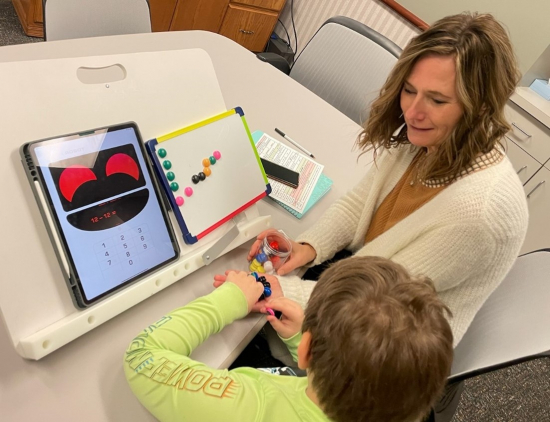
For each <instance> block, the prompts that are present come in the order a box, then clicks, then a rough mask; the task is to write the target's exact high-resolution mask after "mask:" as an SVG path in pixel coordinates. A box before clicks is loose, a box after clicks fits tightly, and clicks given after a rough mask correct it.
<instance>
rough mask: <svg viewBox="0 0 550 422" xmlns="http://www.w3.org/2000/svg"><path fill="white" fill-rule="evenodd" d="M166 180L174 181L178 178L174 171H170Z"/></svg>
mask: <svg viewBox="0 0 550 422" xmlns="http://www.w3.org/2000/svg"><path fill="white" fill-rule="evenodd" d="M166 178H167V179H168V180H170V181H172V180H174V179H175V178H176V175H175V174H174V172H173V171H169V172H168V173H166Z"/></svg>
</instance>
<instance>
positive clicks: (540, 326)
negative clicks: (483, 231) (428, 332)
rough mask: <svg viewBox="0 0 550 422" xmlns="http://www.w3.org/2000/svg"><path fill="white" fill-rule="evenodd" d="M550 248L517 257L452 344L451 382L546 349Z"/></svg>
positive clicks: (549, 335) (549, 345)
mask: <svg viewBox="0 0 550 422" xmlns="http://www.w3.org/2000/svg"><path fill="white" fill-rule="evenodd" d="M549 323H550V252H549V251H548V250H541V251H535V252H531V253H529V254H526V255H522V256H520V257H519V258H518V259H517V260H516V262H515V263H514V266H513V267H512V269H511V270H510V272H509V273H508V275H507V276H506V278H505V279H504V281H503V282H502V283H501V284H500V285H499V286H498V287H497V289H496V290H495V291H494V292H493V293H492V294H491V296H489V298H488V299H487V301H486V302H485V303H484V304H483V306H482V307H481V309H480V310H479V311H478V313H477V314H476V316H475V318H474V320H473V321H472V324H471V325H470V327H468V330H467V331H466V334H464V337H463V338H462V340H461V341H460V343H459V344H458V346H457V347H456V349H455V356H454V361H453V367H452V370H451V377H450V378H449V381H450V382H453V381H459V380H461V379H466V378H470V377H472V376H474V375H478V374H482V373H485V372H490V371H492V370H495V369H499V368H503V367H506V366H510V365H512V364H515V363H519V362H523V361H526V360H530V359H534V358H536V357H539V356H541V355H546V353H547V352H548V351H549V350H550V329H549V328H548V325H549Z"/></svg>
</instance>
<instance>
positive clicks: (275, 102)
mask: <svg viewBox="0 0 550 422" xmlns="http://www.w3.org/2000/svg"><path fill="white" fill-rule="evenodd" d="M185 48H202V49H204V50H205V51H206V52H207V53H208V54H209V55H210V56H211V59H212V62H213V65H214V68H215V70H216V73H217V76H218V79H219V84H220V87H221V90H222V93H223V96H224V99H225V102H226V105H227V107H228V108H232V107H235V106H240V107H242V108H243V110H244V111H245V113H246V116H247V122H248V124H249V127H250V129H251V131H255V130H262V131H264V132H266V133H268V134H270V135H272V136H274V137H276V138H278V139H280V137H279V136H278V135H276V133H275V131H274V128H275V127H278V128H280V129H281V130H283V131H284V132H286V133H287V134H288V135H289V136H290V137H292V138H293V139H294V140H296V141H297V142H299V143H300V144H302V145H303V146H305V147H306V148H307V149H309V150H310V151H311V152H312V153H313V154H315V156H316V158H317V160H318V161H319V162H320V163H322V164H324V165H325V174H326V175H327V176H329V177H330V178H332V179H333V180H334V185H333V187H332V189H331V191H330V192H329V193H328V194H327V195H326V196H325V197H324V198H323V199H322V200H321V201H320V202H319V203H318V204H317V205H316V206H315V207H313V208H312V210H310V211H309V212H308V214H306V216H305V217H304V218H303V219H302V220H298V219H296V218H295V217H293V216H292V215H291V214H289V213H287V212H286V211H284V210H283V209H282V208H281V207H279V206H278V205H276V204H274V203H273V202H271V201H270V200H263V201H261V202H260V204H259V206H260V211H261V213H262V214H271V215H272V217H273V226H274V227H277V228H282V229H284V230H285V232H286V233H287V234H289V235H290V236H293V237H295V236H296V235H298V234H299V233H300V232H302V231H303V230H304V229H306V228H308V227H309V226H311V225H312V224H313V223H314V222H315V221H316V220H317V219H318V218H319V216H320V215H321V214H322V212H323V211H324V210H325V209H326V208H327V207H328V206H329V205H330V204H331V203H332V202H333V201H335V200H336V199H338V198H339V197H340V196H341V195H343V194H344V193H345V192H346V191H347V190H349V189H350V188H351V187H352V186H353V185H354V184H355V183H356V182H357V181H358V180H359V179H360V177H361V176H362V175H363V174H364V173H365V171H366V168H367V167H368V160H367V159H366V158H362V159H361V160H360V161H359V162H357V152H356V151H352V147H353V144H354V141H355V138H356V136H357V134H358V133H359V127H358V126H357V125H356V124H355V123H354V122H353V121H351V120H350V119H349V118H347V117H346V116H344V115H343V114H341V113H340V112H338V111H337V110H336V109H334V108H333V107H332V106H330V105H329V104H327V103H325V102H324V101H323V100H321V99H320V98H318V97H317V96H316V95H314V94H313V93H311V92H310V91H308V90H307V89H306V88H304V87H303V86H301V85H300V84H298V83H297V82H295V81H294V80H292V79H291V78H289V77H288V76H286V75H284V74H283V73H281V72H279V71H278V70H277V69H275V68H274V67H272V66H271V65H269V64H267V63H264V62H261V61H260V60H258V59H257V58H256V57H255V55H254V54H253V53H251V52H249V51H248V50H245V49H244V48H242V47H241V46H239V45H238V44H236V43H234V42H233V41H231V40H229V39H227V38H224V37H222V36H220V35H218V34H214V33H210V32H203V31H182V32H164V33H153V34H135V35H123V36H115V37H101V38H88V39H79V40H67V41H56V42H46V43H36V44H25V45H18V46H8V47H2V48H0V62H9V61H32V60H40V59H52V58H65V57H81V56H93V55H106V54H119V53H130V52H142V51H160V50H175V49H185ZM30 65H32V64H30ZM3 82H4V83H5V81H3ZM3 106H6V105H5V104H4V105H3ZM29 124H32V116H29ZM246 246H248V245H245V247H241V248H239V249H236V250H234V251H232V252H230V253H229V254H226V255H224V256H223V257H221V258H219V259H218V260H216V261H215V262H214V263H212V264H211V265H210V266H208V267H204V268H202V269H200V270H198V271H196V272H194V273H192V274H190V275H189V276H188V277H185V278H184V279H182V280H181V281H180V282H177V283H175V284H174V285H172V286H170V287H168V288H166V289H164V290H162V291H161V292H159V293H157V294H156V295H154V296H153V297H151V298H150V299H148V300H146V301H144V302H142V303H140V304H139V305H137V306H135V307H133V308H132V309H130V310H129V311H127V312H125V313H123V314H121V315H119V316H117V317H116V318H114V319H113V320H111V321H109V322H107V323H105V324H103V325H101V326H99V327H97V328H96V329H94V330H92V331H91V332H90V333H88V334H86V335H84V336H82V337H80V338H78V339H77V340H75V341H73V342H72V343H70V344H68V345H67V346H64V347H62V348H61V349H59V350H57V351H55V352H54V353H52V354H51V355H49V356H46V357H45V358H43V359H41V360H40V361H37V362H35V361H27V360H24V359H23V358H21V357H20V356H19V355H18V354H17V353H16V352H15V350H14V349H13V347H12V344H11V341H10V339H9V337H8V333H7V332H6V329H5V328H4V326H3V325H2V324H0V356H1V357H2V358H1V359H0V415H1V419H2V420H5V421H24V420H36V419H38V418H40V419H45V420H55V421H73V420H75V419H78V420H80V421H94V422H96V421H119V420H132V421H135V422H138V421H150V420H154V418H153V417H152V416H151V415H150V414H149V413H148V412H147V411H146V410H145V409H144V408H143V407H141V405H140V404H139V402H138V401H137V400H136V399H135V398H134V397H133V395H132V393H131V391H130V389H129V387H128V386H127V384H126V381H125V378H124V374H123V371H122V357H123V353H124V350H125V349H126V347H127V345H128V344H129V341H130V340H131V339H132V338H133V337H134V336H135V335H136V334H137V333H138V332H139V331H140V330H142V329H143V328H144V327H145V326H147V325H149V324H150V323H152V322H154V321H156V320H158V317H159V316H162V315H163V314H165V313H166V312H168V311H170V310H172V309H175V308H177V307H179V306H182V305H184V304H185V303H187V302H189V301H190V300H192V299H193V298H195V297H197V296H200V295H203V294H206V293H208V292H209V291H211V290H212V289H213V287H212V281H213V275H214V274H215V273H217V272H222V271H223V270H225V269H227V268H235V267H238V268H239V269H246V268H245V267H246V251H247V248H246ZM4 265H6V264H4ZM263 323H264V319H263V317H260V318H258V316H250V317H248V318H247V319H245V320H242V321H238V322H236V323H234V324H233V325H231V326H229V327H226V329H224V330H223V331H222V332H221V333H219V334H218V335H216V336H213V337H211V338H210V339H209V340H208V341H207V342H205V343H204V344H203V345H201V346H200V348H199V349H197V350H196V351H195V352H194V353H193V357H194V358H195V359H198V360H201V361H203V362H206V363H207V364H209V365H211V366H214V367H227V366H228V365H229V364H230V363H231V362H232V361H233V360H234V359H235V358H236V357H237V356H238V354H239V353H240V351H242V349H243V348H244V347H245V345H246V344H247V343H248V341H249V340H250V339H251V338H252V337H253V336H254V335H255V334H256V333H257V331H258V330H259V329H260V328H261V326H262V325H263ZM222 339H223V341H222ZM222 344H223V347H222Z"/></svg>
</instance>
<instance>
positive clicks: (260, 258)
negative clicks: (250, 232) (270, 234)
mask: <svg viewBox="0 0 550 422" xmlns="http://www.w3.org/2000/svg"><path fill="white" fill-rule="evenodd" d="M256 259H257V260H258V262H259V263H261V264H263V263H264V262H265V261H267V255H266V254H265V253H259V254H258V255H256Z"/></svg>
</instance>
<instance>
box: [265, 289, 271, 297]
mask: <svg viewBox="0 0 550 422" xmlns="http://www.w3.org/2000/svg"><path fill="white" fill-rule="evenodd" d="M264 295H265V297H269V296H271V289H270V288H269V287H264Z"/></svg>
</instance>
